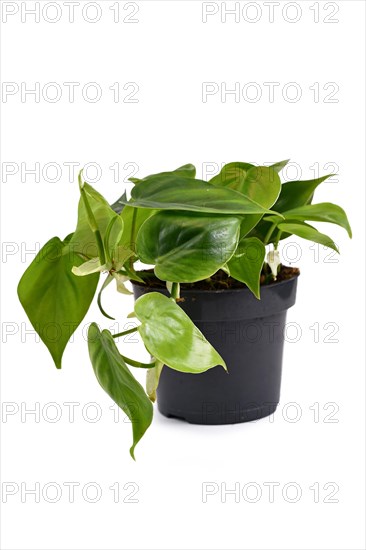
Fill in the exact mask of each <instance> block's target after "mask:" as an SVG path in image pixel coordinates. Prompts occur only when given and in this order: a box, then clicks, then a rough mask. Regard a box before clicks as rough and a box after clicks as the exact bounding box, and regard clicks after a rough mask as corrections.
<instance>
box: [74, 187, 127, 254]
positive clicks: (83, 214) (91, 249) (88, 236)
mask: <svg viewBox="0 0 366 550" xmlns="http://www.w3.org/2000/svg"><path fill="white" fill-rule="evenodd" d="M82 189H83V192H84V193H85V197H86V200H87V202H88V204H89V206H90V209H91V211H92V213H93V216H94V218H95V221H96V224H97V226H98V229H99V232H100V235H101V238H102V239H104V237H105V235H106V232H107V228H108V225H109V223H110V221H111V220H112V219H114V218H115V217H118V216H117V214H116V213H115V212H114V211H113V210H112V208H111V207H110V206H109V204H108V202H107V201H106V200H105V198H104V197H102V195H101V194H100V193H98V191H96V190H95V189H93V187H92V186H91V185H89V184H88V183H84V185H83V187H82ZM70 246H71V247H72V249H73V250H74V251H75V252H78V253H80V254H82V255H83V256H85V257H86V258H88V259H90V258H95V257H97V256H98V255H99V253H98V246H97V242H96V237H95V233H94V231H93V230H92V229H91V227H90V222H89V216H88V212H87V208H86V205H85V200H84V199H83V197H81V198H80V201H79V207H78V222H77V227H76V230H75V232H74V234H73V236H72V237H71V240H70Z"/></svg>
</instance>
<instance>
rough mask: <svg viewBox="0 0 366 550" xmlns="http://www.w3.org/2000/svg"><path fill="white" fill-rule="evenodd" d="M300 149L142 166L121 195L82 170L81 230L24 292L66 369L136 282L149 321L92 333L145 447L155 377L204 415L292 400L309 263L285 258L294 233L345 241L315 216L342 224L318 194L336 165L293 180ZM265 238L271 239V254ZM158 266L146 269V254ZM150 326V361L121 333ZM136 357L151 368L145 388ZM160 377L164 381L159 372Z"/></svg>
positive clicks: (205, 420)
mask: <svg viewBox="0 0 366 550" xmlns="http://www.w3.org/2000/svg"><path fill="white" fill-rule="evenodd" d="M286 162H287V161H284V162H279V163H276V164H274V165H272V166H269V167H265V166H254V165H252V164H249V163H244V162H236V163H230V164H227V165H225V166H224V167H223V168H222V170H221V172H220V173H219V174H218V175H217V176H215V177H214V178H212V179H211V180H210V181H209V182H205V181H202V180H198V179H196V178H195V175H196V171H195V168H194V166H192V165H190V164H189V165H185V166H182V167H180V168H178V169H177V170H174V171H172V172H163V173H160V174H153V175H151V176H148V177H145V178H143V179H135V178H133V179H131V181H132V182H133V184H134V187H133V189H132V193H131V198H130V199H127V197H126V194H123V195H122V197H121V198H120V199H118V200H117V201H116V202H115V203H114V204H112V205H109V204H108V202H107V201H106V200H105V199H104V198H103V196H102V195H100V194H99V193H98V192H97V191H96V190H95V189H93V188H92V187H91V186H90V185H89V184H88V183H85V182H84V181H83V178H82V173H80V175H79V188H80V201H79V206H78V222H77V227H76V229H75V231H74V233H71V234H70V235H68V236H67V237H66V238H65V239H64V240H60V239H59V238H58V237H54V238H52V239H51V240H50V241H48V242H47V243H46V244H45V245H44V247H43V248H42V249H41V250H40V252H39V253H38V255H37V256H36V258H35V259H34V260H33V262H32V263H31V264H30V266H29V267H28V268H27V270H26V271H25V273H24V275H23V276H22V278H21V280H20V282H19V286H18V295H19V299H20V301H21V303H22V305H23V307H24V309H25V312H26V313H27V315H28V317H29V320H30V322H31V323H32V325H33V327H34V328H35V330H36V331H37V332H38V334H39V336H40V338H41V339H42V341H43V342H44V343H45V345H46V346H47V348H48V350H49V352H50V353H51V355H52V358H53V360H54V362H55V365H56V367H57V368H61V358H62V355H63V352H64V349H65V347H66V344H67V342H68V340H69V339H70V336H71V335H72V333H73V332H74V331H75V330H76V328H77V327H78V325H79V324H80V323H81V321H82V320H83V318H84V316H85V314H86V312H87V311H88V308H89V306H90V304H91V302H92V300H93V297H94V296H95V294H96V291H97V286H98V282H99V278H100V275H101V273H104V274H105V278H104V281H103V284H102V286H101V288H100V290H99V292H98V295H97V302H98V305H99V308H100V310H101V312H102V313H103V315H105V316H106V317H108V318H112V317H111V316H110V315H109V314H108V313H106V312H105V310H104V309H103V306H102V302H101V297H102V292H103V290H104V289H105V288H106V286H107V285H109V284H110V283H111V282H112V281H116V286H117V290H118V291H119V292H121V293H122V294H131V292H130V291H129V290H128V289H127V287H126V286H125V283H126V281H131V282H132V283H133V291H134V294H135V308H134V312H133V313H132V314H131V316H134V317H136V320H137V322H138V326H136V327H135V328H132V329H130V330H127V331H125V332H123V333H119V334H111V333H110V332H109V331H108V330H100V328H99V327H98V325H97V324H96V323H92V324H91V325H90V327H89V332H88V346H89V354H90V359H91V363H92V366H93V369H94V372H95V374H96V377H97V379H98V382H99V383H100V385H101V386H102V387H103V388H104V390H105V391H106V392H107V393H108V394H109V395H110V397H111V398H112V399H113V400H114V401H115V402H116V403H117V405H119V406H120V407H121V409H123V411H124V412H125V413H126V414H127V416H128V417H129V418H130V420H131V423H132V430H133V445H132V447H131V449H130V453H131V456H132V457H134V450H135V446H136V444H137V443H138V441H139V440H140V439H141V437H142V436H143V434H144V433H145V431H146V430H147V428H148V427H149V425H150V423H151V420H152V416H153V407H152V402H153V401H155V397H156V390H157V388H158V390H157V395H158V406H159V409H160V411H161V412H162V413H163V414H165V415H167V416H176V417H180V418H184V419H186V420H188V421H190V422H196V423H201V424H222V423H233V422H244V421H248V420H253V419H258V418H261V417H263V416H266V415H268V414H271V413H272V412H273V411H274V410H275V409H276V406H277V404H278V401H279V394H280V382H281V367H282V349H283V341H284V337H283V328H284V324H285V320H286V311H287V309H288V308H289V307H291V306H292V305H293V304H294V302H295V296H296V285H297V278H298V275H299V271H298V269H295V268H289V267H285V266H282V265H281V261H280V257H279V243H280V241H282V240H283V239H285V238H287V237H289V236H290V235H297V236H298V237H301V238H304V239H307V240H310V241H314V242H316V243H320V244H322V245H325V246H328V247H330V248H332V249H333V250H336V251H337V252H338V248H337V246H336V244H335V243H334V242H333V241H332V239H331V238H330V237H328V236H327V235H325V234H323V233H320V232H319V231H318V230H317V229H315V228H314V227H313V226H311V225H309V224H308V223H307V222H309V221H315V222H330V223H335V224H337V225H339V226H341V227H343V228H344V229H346V231H347V232H348V234H349V236H351V229H350V225H349V223H348V220H347V216H346V214H345V212H344V210H342V208H340V207H339V206H337V205H335V204H332V203H320V204H312V198H313V194H314V191H315V190H316V188H317V186H318V185H319V184H320V183H321V182H323V181H324V180H326V179H327V178H328V177H329V176H323V177H321V178H318V179H314V180H308V181H290V182H285V183H283V184H281V181H280V177H279V172H280V171H281V169H282V168H283V167H284V166H285V165H286ZM266 247H267V248H268V249H269V250H268V253H267V256H266ZM137 261H141V262H142V263H143V264H147V265H150V266H153V269H140V270H137V269H136V262H137ZM134 331H138V332H139V334H140V336H141V338H142V340H143V342H144V344H145V347H146V349H147V350H148V352H149V353H150V355H151V362H149V363H141V362H140V361H137V360H136V359H134V358H129V357H126V356H125V355H124V352H123V349H122V350H121V351H120V350H119V349H118V348H117V346H116V343H115V338H116V337H118V336H122V335H124V334H128V333H130V332H134ZM130 367H133V368H137V369H146V372H147V382H146V392H145V390H144V388H143V387H142V386H141V385H140V383H139V382H138V381H137V380H136V379H135V377H134V376H133V374H132V372H131V370H130ZM159 381H160V382H159Z"/></svg>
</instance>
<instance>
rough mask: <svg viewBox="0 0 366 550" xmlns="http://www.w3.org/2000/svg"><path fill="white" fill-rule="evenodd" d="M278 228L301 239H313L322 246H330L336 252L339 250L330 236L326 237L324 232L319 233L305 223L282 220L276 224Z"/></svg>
mask: <svg viewBox="0 0 366 550" xmlns="http://www.w3.org/2000/svg"><path fill="white" fill-rule="evenodd" d="M278 229H279V230H280V231H284V232H285V233H290V234H291V235H297V236H298V237H302V238H303V239H307V240H309V241H313V242H314V243H319V244H322V245H324V246H327V247H329V248H332V249H333V250H335V251H336V252H339V250H338V248H337V245H336V244H335V243H334V242H333V241H332V239H331V238H330V237H328V235H325V234H324V233H320V231H318V230H317V229H315V227H312V226H311V225H308V224H307V223H304V222H302V223H301V222H297V223H288V222H284V223H280V224H278Z"/></svg>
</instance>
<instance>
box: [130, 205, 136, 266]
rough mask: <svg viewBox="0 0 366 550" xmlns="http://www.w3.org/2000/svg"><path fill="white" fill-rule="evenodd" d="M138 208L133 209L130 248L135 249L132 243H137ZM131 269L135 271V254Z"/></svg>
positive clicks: (131, 261)
mask: <svg viewBox="0 0 366 550" xmlns="http://www.w3.org/2000/svg"><path fill="white" fill-rule="evenodd" d="M136 217H137V208H134V209H133V214H132V223H131V236H130V240H131V242H130V249H131V250H133V248H132V244H133V245H135V242H134V241H135V236H134V235H135V228H136ZM133 252H135V250H133ZM130 269H131V271H133V256H131V257H130Z"/></svg>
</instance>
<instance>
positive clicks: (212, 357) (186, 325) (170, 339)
mask: <svg viewBox="0 0 366 550" xmlns="http://www.w3.org/2000/svg"><path fill="white" fill-rule="evenodd" d="M135 313H136V317H137V318H138V319H139V321H141V325H140V326H139V327H138V331H139V333H140V334H141V337H142V339H143V341H144V344H145V346H146V349H147V350H148V351H149V353H150V354H151V355H152V356H153V357H156V358H157V359H158V360H159V361H161V362H162V363H163V364H165V365H168V367H170V368H172V369H174V370H178V371H181V372H190V373H193V374H198V373H201V372H205V371H206V370H208V369H210V368H212V367H216V366H218V365H221V366H223V367H224V368H225V369H226V365H225V361H224V360H223V359H222V357H221V356H220V355H219V354H218V353H217V351H216V350H215V349H214V348H213V347H212V346H211V344H210V343H209V342H208V341H207V340H206V338H205V337H204V336H203V334H202V333H201V332H200V330H199V329H198V328H197V327H196V326H195V325H194V324H193V322H192V321H191V319H190V318H189V317H188V315H187V314H186V313H184V311H183V310H182V309H181V308H180V307H179V306H178V304H177V303H176V302H175V301H174V300H172V299H171V298H167V297H166V296H164V295H163V294H160V293H159V292H149V293H147V294H144V295H143V296H141V297H140V298H138V299H137V300H136V303H135Z"/></svg>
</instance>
